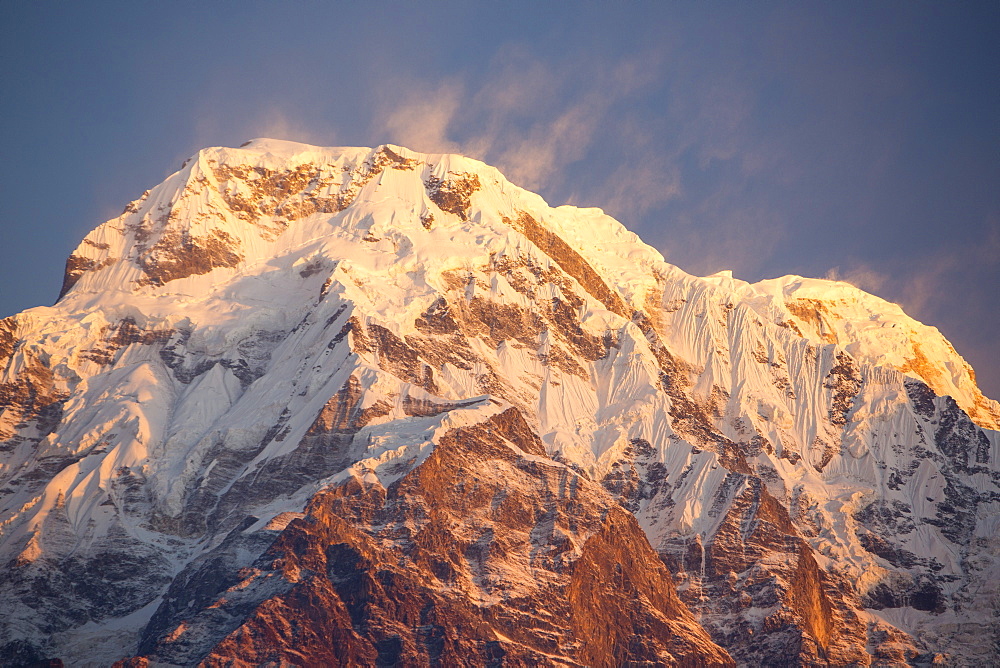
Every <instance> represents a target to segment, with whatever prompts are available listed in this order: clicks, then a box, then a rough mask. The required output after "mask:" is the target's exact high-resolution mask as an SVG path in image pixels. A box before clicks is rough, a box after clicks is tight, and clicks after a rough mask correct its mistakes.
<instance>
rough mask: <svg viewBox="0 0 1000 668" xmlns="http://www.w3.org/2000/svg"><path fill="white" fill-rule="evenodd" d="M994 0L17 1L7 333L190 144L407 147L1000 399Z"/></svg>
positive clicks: (8, 18)
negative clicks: (893, 331)
mask: <svg viewBox="0 0 1000 668" xmlns="http://www.w3.org/2000/svg"><path fill="white" fill-rule="evenodd" d="M997 43H1000V3H997V2H993V1H991V2H949V3H944V2H940V3H930V2H880V3H860V2H858V3H854V2H844V3H801V2H797V3H787V4H786V3H769V2H761V3H730V2H717V3H689V2H673V3H671V2H655V3H654V2H632V3H579V4H573V3H563V2H559V3H545V2H508V3H490V4H487V3H451V2H430V3H388V2H371V3H353V4H347V3H336V4H334V3H319V2H283V3H278V2H274V3H239V4H237V3H224V2H209V3H206V2H198V3H195V2H190V3H189V2H174V3H100V2H92V3H47V2H21V3H13V2H10V3H5V4H4V5H3V6H2V8H0V59H2V61H0V62H2V67H0V90H2V95H0V120H2V123H0V135H2V137H0V138H2V144H0V145H2V147H3V158H4V159H3V160H2V161H0V170H2V174H0V194H2V196H3V202H4V206H3V207H2V209H0V316H6V315H10V314H12V313H15V312H17V311H20V310H22V309H24V308H28V307H31V306H35V305H40V304H50V303H51V302H52V301H53V300H54V299H55V297H56V295H57V294H58V290H59V286H60V284H61V281H62V268H63V263H64V261H65V258H66V256H67V255H68V254H69V253H70V252H71V251H72V249H73V248H74V247H75V246H76V245H77V244H78V243H79V241H80V239H81V238H82V237H83V236H84V234H86V233H87V231H89V230H90V229H91V228H93V227H94V226H96V225H97V224H99V223H100V222H102V221H104V220H106V219H108V218H111V217H113V216H116V215H118V213H120V212H121V209H122V207H123V206H124V205H125V204H126V203H127V202H128V201H129V200H131V199H134V198H135V197H137V196H138V195H139V194H140V193H142V191H143V190H145V189H147V188H149V187H151V186H153V185H155V184H156V183H158V182H159V181H160V180H162V179H163V178H164V177H165V176H166V175H168V174H169V173H171V172H172V171H174V170H176V169H177V168H178V167H179V166H180V164H181V162H183V160H184V159H185V158H186V157H188V156H189V155H191V154H192V153H194V152H195V151H197V150H198V149H199V148H201V147H203V146H210V145H228V146H235V145H239V144H241V143H242V142H243V141H245V140H247V139H249V138H252V137H258V136H273V137H279V138H285V139H294V140H299V141H306V142H312V143H318V144H324V145H361V146H372V145H376V144H380V143H384V142H394V143H399V144H403V145H406V146H409V147H411V148H413V149H416V150H433V151H438V150H454V151H459V152H463V153H466V154H468V155H472V156H474V157H477V158H480V159H483V160H485V161H486V162H489V163H491V164H494V165H496V166H498V167H500V168H501V169H502V170H503V171H504V172H505V173H506V174H507V176H508V178H510V179H511V180H512V181H514V182H515V183H518V184H519V185H523V186H525V187H528V188H530V189H533V190H536V191H537V192H540V193H541V194H542V195H543V196H544V197H545V198H546V199H547V200H548V201H549V203H550V204H553V205H556V204H562V203H573V204H579V205H586V206H600V207H602V208H604V209H605V210H607V211H608V212H609V213H611V214H612V215H614V216H615V217H617V218H618V219H619V220H621V221H622V222H623V223H625V224H626V225H627V226H628V227H630V228H631V229H633V230H634V231H636V232H637V233H638V234H639V235H640V236H641V237H642V238H643V239H644V240H646V241H647V242H648V243H650V244H652V245H654V246H656V247H657V248H659V249H660V250H661V251H662V252H663V253H664V255H665V256H666V257H667V259H668V261H671V262H673V263H675V264H677V265H679V266H680V267H681V268H683V269H685V270H687V271H690V272H692V273H697V274H708V273H712V272H715V271H718V270H721V269H732V270H733V271H734V273H735V275H736V276H737V277H739V278H743V279H746V280H751V281H755V280H759V279H762V278H769V277H774V276H780V275H783V274H789V273H798V274H803V275H807V276H820V277H822V276H835V277H839V278H843V279H845V280H850V281H852V282H854V283H855V284H857V285H859V286H860V287H862V288H865V289H867V290H869V291H871V292H874V293H875V294H878V295H880V296H882V297H884V298H886V299H889V300H892V301H896V302H898V303H900V304H902V305H903V307H904V308H905V309H906V310H907V312H909V313H910V314H911V315H913V316H914V317H917V318H918V319H920V320H922V321H924V322H926V323H928V324H932V325H935V326H937V327H939V328H940V329H941V330H942V331H943V332H944V333H945V335H946V336H947V337H948V338H949V339H950V340H951V341H952V342H953V343H954V344H955V346H956V347H957V349H958V350H959V352H960V353H961V354H963V355H964V356H965V357H966V358H967V359H968V360H969V361H970V362H971V363H972V364H973V366H974V367H975V368H976V369H977V371H978V375H979V378H980V382H981V385H982V386H983V388H984V390H985V391H986V392H987V394H988V395H990V396H992V397H1000V361H998V360H997V359H996V358H997V351H998V346H997V332H998V331H1000V309H998V308H997V301H998V300H997V294H998V292H1000V290H998V288H1000V83H998V82H1000V49H998V48H997V47H996V44H997Z"/></svg>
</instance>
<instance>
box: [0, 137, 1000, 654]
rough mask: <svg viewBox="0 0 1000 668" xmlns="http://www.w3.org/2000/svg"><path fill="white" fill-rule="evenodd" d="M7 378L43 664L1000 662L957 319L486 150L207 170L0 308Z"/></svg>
mask: <svg viewBox="0 0 1000 668" xmlns="http://www.w3.org/2000/svg"><path fill="white" fill-rule="evenodd" d="M0 373H2V376H0V560H2V563H4V564H5V565H6V566H5V568H4V569H3V572H2V574H0V609H3V610H5V611H6V612H5V614H4V616H3V617H2V619H0V660H2V661H3V663H4V665H8V664H10V665H20V664H30V663H32V662H34V661H38V660H41V659H45V658H53V657H59V658H62V659H64V660H66V661H72V663H73V664H74V665H88V664H90V665H107V664H109V663H112V662H114V661H118V660H121V661H122V662H123V663H122V665H130V666H138V665H153V664H155V665H194V664H198V663H199V662H202V661H204V662H205V663H206V665H230V664H229V662H230V661H232V660H237V659H239V660H242V661H245V662H247V663H248V664H252V665H259V664H265V663H269V662H275V663H276V664H277V663H281V662H285V663H286V664H296V665H320V664H322V665H396V664H406V665H437V664H441V665H456V664H459V663H463V664H465V665H496V666H499V665H554V666H555V665H595V666H610V665H621V664H624V663H628V662H637V663H638V664H642V665H685V666H687V665H690V666H697V665H729V664H731V663H733V662H735V663H738V664H741V665H767V664H770V665H796V664H805V665H809V664H811V663H823V662H829V665H848V664H856V665H869V664H883V665H884V664H887V663H888V664H891V663H903V664H905V663H915V664H919V663H926V662H930V661H933V660H936V659H946V660H951V661H955V662H983V661H988V660H989V659H990V657H991V656H993V655H992V654H991V653H992V652H993V651H994V648H995V646H997V643H998V642H1000V638H994V637H993V636H992V635H991V634H992V629H993V628H994V620H993V617H992V613H991V611H992V609H993V608H992V604H993V602H994V601H995V600H996V599H997V597H998V595H1000V592H998V582H1000V561H998V559H1000V557H998V555H1000V539H998V538H997V536H998V535H1000V531H998V529H1000V526H998V524H1000V515H998V500H1000V464H998V455H997V447H998V440H1000V438H998V432H997V431H996V429H997V426H998V419H1000V405H998V404H997V403H996V402H995V401H991V400H989V399H987V398H985V397H984V396H983V395H982V393H981V392H980V391H979V389H978V388H977V387H976V384H975V378H974V374H973V372H972V369H971V368H970V367H969V366H968V365H967V364H966V363H965V362H964V360H962V358H961V357H959V356H958V354H957V353H956V352H955V351H954V349H953V348H952V347H951V345H950V344H949V343H948V342H947V341H946V340H945V339H944V338H943V337H942V336H941V334H940V333H939V332H938V331H937V330H936V329H934V328H931V327H926V326H924V325H921V324H920V323H918V322H916V321H914V320H912V319H911V318H909V317H907V316H906V315H905V314H904V313H903V312H902V311H901V310H900V309H899V307H898V306H896V305H894V304H890V303H887V302H885V301H883V300H881V299H879V298H877V297H874V296H872V295H869V294H866V293H864V292H862V291H860V290H858V289H857V288H854V287H853V286H850V285H848V284H846V283H839V282H833V281H824V280H817V279H807V278H801V277H795V276H791V277H784V278H780V279H774V280H770V281H762V282H760V283H757V284H748V283H745V282H742V281H739V280H736V279H733V278H732V277H731V276H730V275H728V274H727V273H722V274H717V275H714V276H710V277H705V278H699V277H695V276H691V275H689V274H687V273H685V272H683V271H682V270H680V269H678V268H677V267H674V266H672V265H669V264H667V263H665V262H664V261H663V258H662V257H661V256H660V255H659V253H657V252H656V251H655V250H654V249H652V248H650V247H649V246H646V245H645V244H643V243H642V242H641V241H640V240H639V239H638V238H637V237H636V236H635V235H634V234H632V233H631V232H629V231H628V230H626V229H625V228H624V227H623V226H622V225H621V224H619V223H618V222H617V221H615V220H613V219H612V218H610V217H608V216H606V215H604V213H603V212H602V211H600V210H598V209H579V208H575V207H568V206H561V207H557V208H551V207H549V206H548V205H547V204H546V203H545V202H544V201H543V200H542V199H541V198H540V197H538V196H537V195H535V194H532V193H530V192H527V191H525V190H523V189H521V188H518V187H517V186H514V185H512V184H511V183H509V182H507V181H506V179H504V177H503V176H502V175H501V174H500V173H499V172H498V171H497V170H495V169H494V168H492V167H489V166H487V165H484V164H482V163H480V162H477V161H475V160H471V159H468V158H464V157H461V156H456V155H424V154H418V153H414V152H412V151H409V150H407V149H405V148H402V147H398V146H381V147H379V148H376V149H367V148H320V147H314V146H307V145H304V144H296V143H292V142H284V141H276V140H270V139H260V140H254V141H252V142H248V143H247V144H246V145H244V146H243V147H241V148H237V149H233V148H210V149H205V150H203V151H201V152H200V153H198V155H196V156H194V157H193V158H191V159H190V160H188V161H187V162H186V163H185V164H184V166H183V167H182V168H181V170H180V171H178V172H177V173H175V174H173V175H172V176H170V177H169V178H168V179H167V180H166V181H164V182H163V183H162V184H160V185H158V186H157V187H155V188H153V189H152V190H151V191H148V192H146V193H145V194H144V195H143V196H142V197H141V198H140V199H138V200H136V201H134V202H132V203H130V204H129V205H128V206H127V207H126V208H125V211H124V212H123V213H122V215H121V216H119V217H118V218H115V219H113V220H110V221H108V222H106V223H104V224H103V225H101V226H99V227H98V228H97V229H95V230H94V231H93V232H91V233H90V234H89V235H87V237H86V238H85V239H84V241H83V243H81V244H80V246H79V247H78V248H77V249H76V251H74V253H73V255H71V256H70V258H69V260H68V261H67V269H66V277H65V281H64V285H63V294H62V295H61V298H60V300H59V302H58V303H57V304H56V305H55V306H52V307H47V308H45V307H40V308H35V309H30V310H28V311H25V312H23V313H21V314H18V315H16V316H13V317H11V318H7V319H6V320H2V321H0ZM936 655H941V656H936ZM643 662H645V663H643Z"/></svg>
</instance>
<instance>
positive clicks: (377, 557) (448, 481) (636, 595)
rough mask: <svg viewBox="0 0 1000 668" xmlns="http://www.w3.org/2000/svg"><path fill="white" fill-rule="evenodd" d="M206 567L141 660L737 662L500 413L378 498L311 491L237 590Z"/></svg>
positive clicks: (651, 558)
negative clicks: (306, 503) (232, 624)
mask: <svg viewBox="0 0 1000 668" xmlns="http://www.w3.org/2000/svg"><path fill="white" fill-rule="evenodd" d="M498 473H501V474H502V476H498V475H497V474H498ZM249 521H252V520H248V522H249ZM240 540H242V541H244V542H245V541H246V540H248V539H245V538H244V539H240ZM228 551H229V552H231V551H232V549H231V548H229V550H228ZM217 563H219V562H218V560H217V559H212V560H210V561H206V565H205V566H204V567H202V569H201V570H199V571H198V572H197V574H196V577H194V578H193V579H191V580H186V579H185V580H179V582H180V584H181V586H178V587H176V590H177V596H178V597H179V598H178V599H177V600H174V597H173V596H171V595H168V600H171V602H172V605H171V609H172V610H175V612H174V613H173V614H172V615H171V617H170V621H169V623H164V622H163V621H162V620H161V621H158V622H157V624H156V626H155V627H153V629H151V631H152V633H151V634H150V635H147V640H146V641H144V643H143V647H144V648H145V649H144V657H143V658H145V659H148V660H150V661H154V662H161V661H165V662H169V663H188V662H191V661H193V660H195V659H196V658H198V657H201V656H203V657H204V658H202V659H201V660H202V661H203V663H204V664H205V665H229V664H230V663H231V662H232V661H235V660H241V661H244V662H247V663H250V664H256V665H262V664H265V663H269V662H289V663H300V664H301V663H305V664H309V665H315V664H317V663H320V664H323V665H400V664H402V665H470V666H487V665H496V666H500V665H565V664H583V665H592V666H617V665H636V664H645V665H677V666H725V665H734V664H733V662H732V661H731V660H730V659H729V657H728V655H727V654H726V653H725V651H723V650H722V649H720V648H719V647H718V646H716V645H715V644H714V643H712V641H711V640H710V639H709V638H708V636H707V634H705V632H704V631H703V630H702V629H701V628H700V626H699V625H698V624H697V623H696V622H695V621H694V618H693V617H692V616H691V614H690V612H688V610H687V608H686V607H685V605H684V604H683V603H682V602H681V601H680V599H679V598H678V596H677V594H676V592H675V591H674V587H673V583H672V581H671V578H670V573H669V572H668V571H667V569H666V568H665V567H664V565H663V564H662V562H661V561H660V560H659V559H658V558H657V556H656V554H655V552H653V550H652V549H651V548H650V547H649V545H648V543H647V541H646V539H645V536H644V535H643V533H642V531H641V530H640V529H639V527H638V525H637V524H636V522H635V519H634V518H633V517H632V516H631V515H630V514H628V513H627V512H625V511H623V510H621V509H620V508H619V507H617V504H616V503H615V502H614V500H613V499H612V498H611V497H610V496H608V495H607V494H606V493H604V491H603V490H602V489H601V488H600V487H598V486H597V485H595V484H594V483H592V482H590V481H588V480H586V479H585V478H583V477H581V476H580V475H579V474H577V473H574V472H573V471H571V470H569V469H567V468H566V467H564V466H562V465H559V464H557V463H555V462H553V461H551V460H548V459H547V458H545V456H544V449H543V446H542V443H541V441H540V439H539V438H538V437H537V435H535V434H534V433H533V431H532V430H531V428H530V427H529V426H528V424H527V423H526V422H525V420H524V419H523V417H521V415H520V414H519V413H518V412H517V411H516V410H515V409H508V410H506V411H505V412H502V413H500V414H498V415H496V416H494V417H492V418H490V419H488V420H486V421H485V422H483V423H480V424H477V425H473V426H470V427H465V428H461V429H456V430H452V431H449V432H448V433H446V434H444V435H443V436H442V437H441V439H440V441H439V442H438V444H437V447H436V448H435V450H434V452H433V454H432V455H431V456H430V457H429V458H428V459H427V460H426V461H425V462H424V463H423V464H421V465H420V466H419V467H418V468H416V469H415V470H414V471H413V472H411V473H409V474H408V475H406V476H404V477H403V478H401V479H400V480H398V481H397V482H395V483H393V484H392V485H390V486H389V487H388V488H384V487H382V486H381V484H379V483H378V482H374V481H366V480H365V479H358V478H351V479H349V480H348V481H347V482H345V483H343V484H341V485H339V486H337V487H335V488H332V489H329V490H326V491H324V492H322V493H320V494H318V495H317V496H316V497H314V498H313V499H312V500H311V501H310V503H309V506H308V508H307V509H306V512H305V515H304V516H303V517H301V518H299V519H294V520H292V522H291V523H290V524H288V526H287V528H285V529H284V530H283V531H282V532H281V534H280V535H279V536H278V537H277V539H276V540H275V541H274V543H273V544H271V545H270V547H269V548H267V550H266V551H265V552H263V553H262V554H261V556H260V557H258V558H257V560H256V561H255V563H254V566H253V567H252V568H249V569H244V570H243V571H242V575H241V576H240V577H241V578H242V579H239V578H232V577H230V576H227V575H226V574H225V571H219V570H218V567H217V566H213V565H212V564H217ZM235 580H239V581H235ZM212 585H214V587H213V586H212ZM206 586H207V587H210V589H214V591H212V592H211V593H208V592H206V593H208V595H205V594H203V593H201V592H203V591H204V589H203V588H204V587H206ZM173 589H174V588H172V591H173ZM158 614H159V613H158ZM223 619H231V620H242V621H241V622H239V623H238V625H237V626H236V627H235V628H230V627H229V625H227V624H225V623H220V620H223ZM155 629H162V630H163V631H166V633H163V632H162V631H161V635H160V636H159V637H156V635H155ZM209 647H210V649H208V650H207V653H204V652H205V649H206V648H209ZM136 660H137V659H133V660H132V662H133V663H132V664H130V665H136V664H135V661H136Z"/></svg>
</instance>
